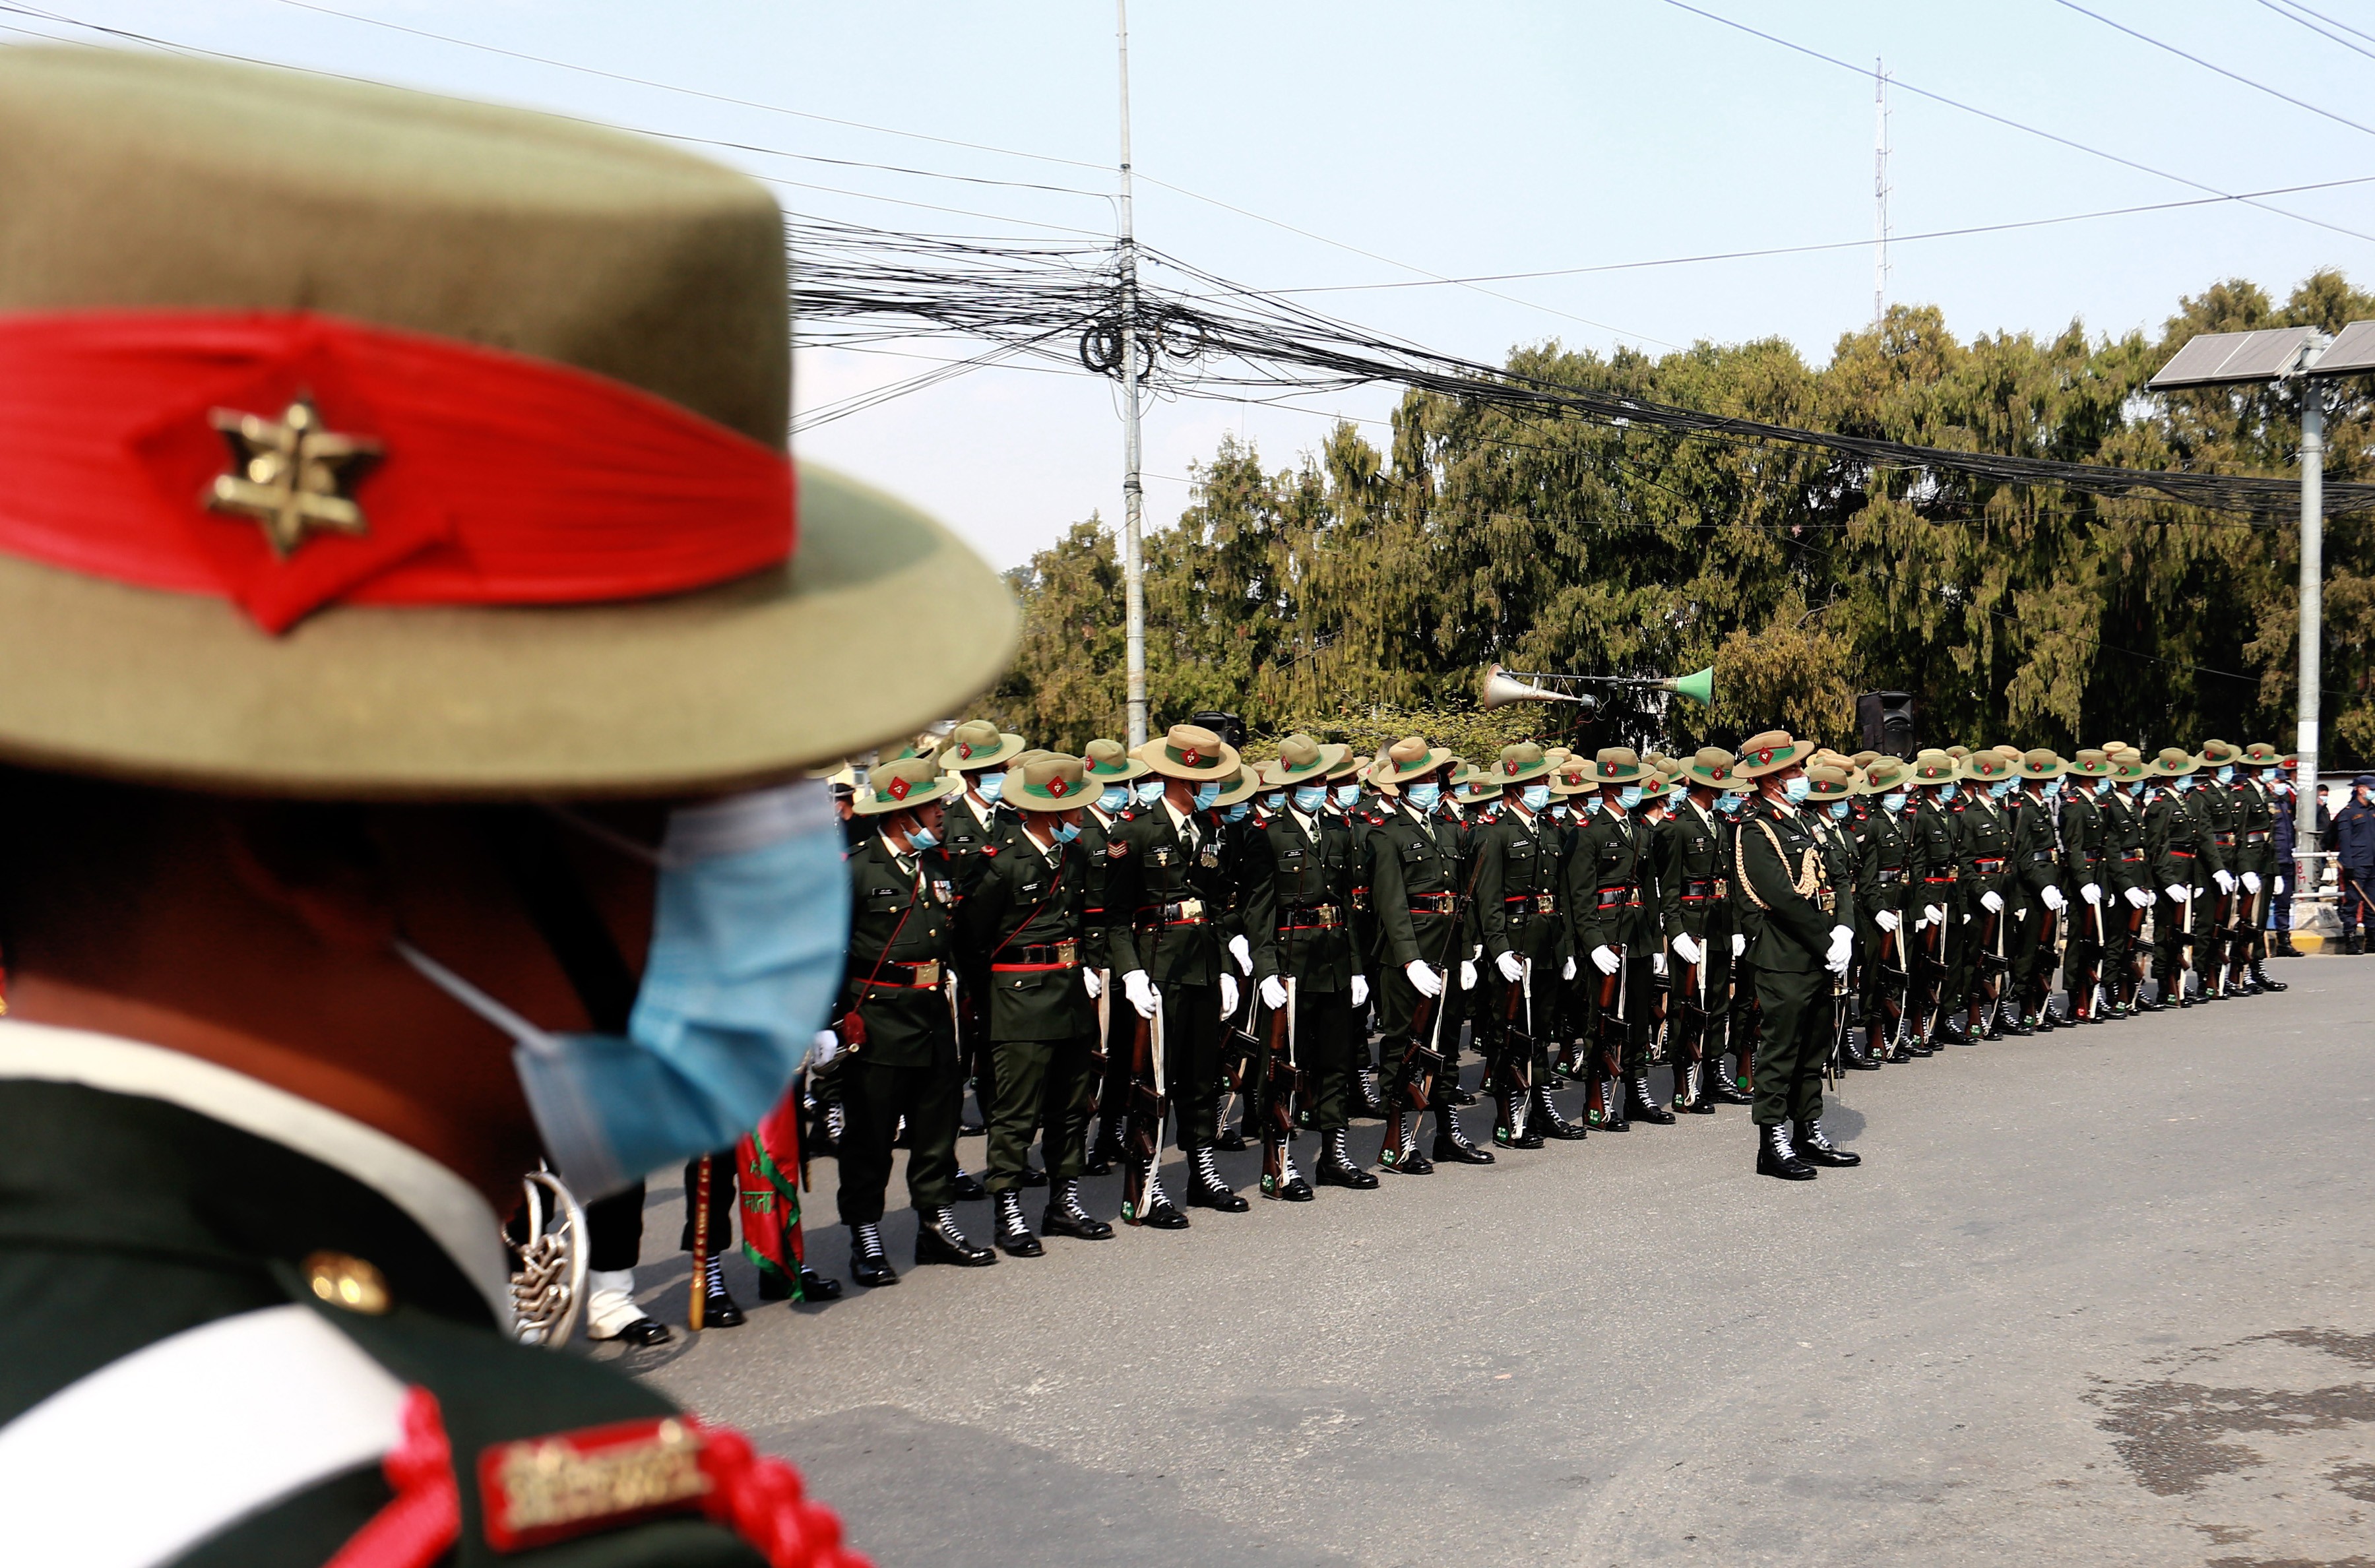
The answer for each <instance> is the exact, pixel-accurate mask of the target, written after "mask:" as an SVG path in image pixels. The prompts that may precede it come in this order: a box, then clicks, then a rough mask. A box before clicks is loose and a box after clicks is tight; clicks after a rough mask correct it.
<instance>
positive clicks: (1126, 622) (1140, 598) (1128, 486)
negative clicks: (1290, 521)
mask: <svg viewBox="0 0 2375 1568" xmlns="http://www.w3.org/2000/svg"><path fill="white" fill-rule="evenodd" d="M1114 22H1115V38H1116V39H1117V41H1118V42H1119V44H1120V50H1121V385H1122V446H1121V451H1122V457H1121V510H1122V525H1121V526H1122V553H1121V584H1122V616H1123V627H1124V632H1123V635H1124V638H1125V640H1126V643H1127V649H1126V652H1125V654H1124V655H1123V656H1124V659H1125V660H1126V666H1127V668H1128V676H1129V744H1130V746H1131V747H1132V748H1137V747H1140V746H1143V745H1145V744H1146V561H1145V557H1144V555H1143V554H1142V553H1141V551H1140V541H1139V531H1140V527H1141V525H1143V524H1144V522H1145V520H1146V487H1145V484H1144V482H1143V480H1142V479H1141V478H1140V473H1139V470H1140V455H1139V439H1138V237H1137V233H1136V230H1134V229H1133V227H1132V225H1131V221H1130V211H1129V0H1114Z"/></svg>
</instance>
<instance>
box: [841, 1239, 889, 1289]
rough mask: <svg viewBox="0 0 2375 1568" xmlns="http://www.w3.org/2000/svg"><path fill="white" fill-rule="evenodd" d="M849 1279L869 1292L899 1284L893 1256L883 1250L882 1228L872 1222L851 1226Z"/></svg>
mask: <svg viewBox="0 0 2375 1568" xmlns="http://www.w3.org/2000/svg"><path fill="white" fill-rule="evenodd" d="M849 1277H850V1279H853V1280H855V1281H857V1283H858V1284H860V1285H863V1286H865V1287H866V1288H867V1289H868V1290H869V1291H873V1290H880V1288H881V1287H883V1286H885V1285H895V1284H897V1283H898V1282H899V1271H898V1270H897V1269H895V1268H893V1267H891V1256H890V1255H889V1254H888V1253H886V1252H884V1251H883V1250H882V1227H881V1226H880V1225H877V1224H873V1223H870V1222H868V1223H864V1224H855V1225H852V1226H850V1228H849Z"/></svg>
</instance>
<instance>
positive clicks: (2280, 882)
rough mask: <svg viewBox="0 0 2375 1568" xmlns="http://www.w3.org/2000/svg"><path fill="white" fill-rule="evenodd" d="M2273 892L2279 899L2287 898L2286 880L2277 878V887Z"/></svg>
mask: <svg viewBox="0 0 2375 1568" xmlns="http://www.w3.org/2000/svg"><path fill="white" fill-rule="evenodd" d="M2273 891H2274V892H2275V896H2276V897H2278V898H2282V897H2284V896H2285V879H2284V878H2282V877H2279V878H2276V885H2275V888H2274V889H2273Z"/></svg>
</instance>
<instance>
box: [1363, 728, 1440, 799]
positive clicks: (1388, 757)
mask: <svg viewBox="0 0 2375 1568" xmlns="http://www.w3.org/2000/svg"><path fill="white" fill-rule="evenodd" d="M1458 760H1459V755H1458V754H1457V753H1456V752H1454V751H1453V750H1452V749H1451V748H1449V747H1448V746H1429V745H1428V744H1427V743H1426V741H1425V740H1424V738H1423V737H1419V736H1415V735H1406V736H1404V737H1401V738H1400V740H1397V741H1395V742H1394V743H1393V744H1392V745H1391V746H1388V747H1387V748H1386V749H1384V750H1383V751H1380V752H1378V753H1377V757H1376V758H1375V759H1374V760H1371V762H1370V763H1369V774H1368V784H1369V787H1370V788H1371V789H1374V790H1377V791H1379V792H1381V793H1383V794H1386V795H1393V796H1399V795H1400V794H1401V792H1402V786H1403V785H1404V784H1415V783H1417V782H1418V781H1419V780H1421V779H1424V778H1425V777H1426V776H1427V775H1428V774H1429V773H1432V772H1435V771H1436V769H1437V768H1440V767H1442V766H1443V765H1444V764H1445V763H1447V762H1456V761H1458Z"/></svg>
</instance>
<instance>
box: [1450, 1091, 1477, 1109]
mask: <svg viewBox="0 0 2375 1568" xmlns="http://www.w3.org/2000/svg"><path fill="white" fill-rule="evenodd" d="M1446 1098H1447V1099H1448V1100H1449V1101H1450V1102H1452V1103H1453V1104H1454V1105H1473V1104H1475V1103H1476V1091H1474V1090H1472V1089H1454V1090H1451V1091H1448V1092H1447V1095H1446Z"/></svg>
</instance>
